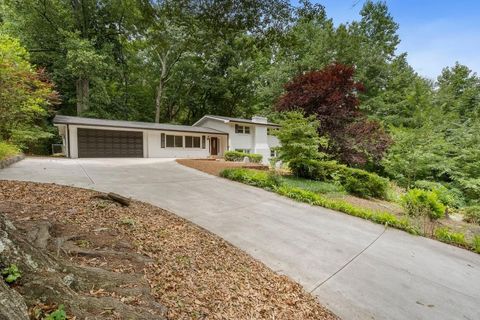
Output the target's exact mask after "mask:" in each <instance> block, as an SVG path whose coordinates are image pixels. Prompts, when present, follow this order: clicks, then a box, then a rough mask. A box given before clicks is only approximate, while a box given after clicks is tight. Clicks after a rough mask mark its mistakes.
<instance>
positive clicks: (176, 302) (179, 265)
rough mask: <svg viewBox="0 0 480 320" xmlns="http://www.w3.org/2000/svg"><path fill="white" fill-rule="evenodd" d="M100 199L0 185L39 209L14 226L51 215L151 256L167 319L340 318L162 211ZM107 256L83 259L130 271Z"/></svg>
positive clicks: (149, 276) (6, 199) (85, 193)
mask: <svg viewBox="0 0 480 320" xmlns="http://www.w3.org/2000/svg"><path fill="white" fill-rule="evenodd" d="M212 162H213V161H212ZM210 170H213V169H210ZM215 170H217V169H215ZM98 194H99V193H98V192H95V191H91V190H85V189H79V188H72V187H66V186H59V185H55V184H41V183H33V182H16V181H0V204H2V203H3V204H4V205H5V204H13V205H14V204H15V203H17V204H18V203H20V204H22V205H23V206H31V207H32V208H33V207H36V208H37V209H39V210H22V211H20V212H15V214H12V213H11V212H10V213H8V212H7V213H6V214H8V215H9V216H10V218H11V219H12V220H13V221H14V222H16V223H17V224H18V223H22V221H23V222H25V221H28V220H29V219H33V220H35V219H40V218H43V219H45V218H48V220H49V221H50V222H52V223H54V224H60V225H64V226H65V227H68V228H69V229H75V230H76V231H77V232H78V233H79V234H82V238H83V239H90V241H91V242H97V243H98V241H100V240H101V239H96V238H95V237H97V238H98V235H97V236H96V233H95V231H94V230H97V231H98V230H106V231H107V232H108V230H110V231H112V232H114V233H115V234H117V235H118V239H119V240H121V243H123V244H120V243H119V244H118V245H121V246H123V247H125V246H127V247H128V246H129V244H130V245H131V246H132V247H133V250H134V251H136V253H138V254H142V255H144V256H147V257H150V258H151V259H152V260H153V262H151V263H149V264H147V265H145V267H144V270H143V274H144V277H145V279H146V280H147V281H148V283H150V287H151V288H152V291H153V294H154V296H155V298H156V299H157V300H158V302H159V303H161V304H162V305H164V306H166V307H167V308H168V312H167V316H168V318H170V319H337V317H336V316H335V315H333V314H332V313H331V312H330V311H328V310H327V309H326V308H324V307H323V306H322V305H321V304H320V303H319V302H318V301H317V299H316V298H315V297H314V296H312V295H311V294H309V293H307V292H305V291H304V290H303V289H302V287H301V286H300V285H299V284H297V283H295V282H294V281H292V280H290V279H289V278H288V277H286V276H282V275H279V274H276V273H275V272H273V271H272V270H270V269H269V268H267V267H266V266H265V265H264V264H262V263H260V262H258V261H256V260H254V259H253V258H252V257H250V256H249V255H248V254H246V253H244V252H243V251H241V250H239V249H237V248H235V247H234V246H232V245H230V244H229V243H228V242H226V241H224V240H222V239H221V238H219V237H217V236H215V235H213V234H211V233H209V232H208V231H206V230H204V229H202V228H200V227H198V226H196V225H194V224H192V223H190V222H188V221H186V220H184V219H182V218H179V217H178V216H175V215H174V214H172V213H169V212H167V211H165V210H163V209H160V208H158V207H155V206H152V205H149V204H146V203H143V202H138V201H132V203H131V204H130V206H128V207H122V206H120V205H119V204H117V203H115V202H112V201H107V200H102V199H98V198H95V197H94V196H95V195H98ZM40 209H41V210H40ZM36 215H37V216H36ZM39 215H41V216H39ZM89 235H91V237H89ZM97 240H98V241H97ZM100 242H101V241H100ZM83 245H87V246H88V245H89V244H88V243H83ZM97 245H98V244H97ZM106 259H107V260H104V261H98V259H96V258H92V259H88V258H85V257H82V259H81V262H82V263H85V264H87V265H92V266H97V267H104V268H107V269H108V268H110V269H111V270H112V271H115V272H131V270H129V266H128V264H127V263H125V265H124V266H123V267H122V266H119V265H118V262H119V261H118V259H114V258H112V259H113V261H112V263H110V261H108V257H107V258H106ZM134 267H135V266H134V265H133V268H134ZM137 271H138V270H137Z"/></svg>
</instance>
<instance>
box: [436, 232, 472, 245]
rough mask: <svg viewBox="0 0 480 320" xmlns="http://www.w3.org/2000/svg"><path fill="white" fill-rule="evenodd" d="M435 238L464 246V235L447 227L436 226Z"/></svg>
mask: <svg viewBox="0 0 480 320" xmlns="http://www.w3.org/2000/svg"><path fill="white" fill-rule="evenodd" d="M435 238H437V239H438V240H440V241H442V242H445V243H453V244H457V245H460V246H465V245H466V244H467V242H466V241H465V235H464V234H463V233H461V232H452V231H450V230H448V228H438V229H436V230H435Z"/></svg>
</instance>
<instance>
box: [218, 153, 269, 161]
mask: <svg viewBox="0 0 480 320" xmlns="http://www.w3.org/2000/svg"><path fill="white" fill-rule="evenodd" d="M223 157H224V158H225V160H227V161H243V159H244V158H245V157H247V158H248V159H249V160H250V162H254V163H260V162H261V161H262V159H263V156H262V155H261V154H256V153H245V152H240V151H226V152H225V153H224V155H223Z"/></svg>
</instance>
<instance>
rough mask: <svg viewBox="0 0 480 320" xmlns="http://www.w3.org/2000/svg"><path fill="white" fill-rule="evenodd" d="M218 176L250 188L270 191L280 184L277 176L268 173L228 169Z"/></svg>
mask: <svg viewBox="0 0 480 320" xmlns="http://www.w3.org/2000/svg"><path fill="white" fill-rule="evenodd" d="M220 176H222V177H224V178H227V179H230V180H234V181H238V182H242V183H245V184H249V185H251V186H255V187H260V188H264V189H271V190H273V189H275V188H277V187H278V186H279V184H280V179H279V178H278V176H277V175H275V174H274V173H271V172H269V171H260V170H252V169H242V168H230V169H225V170H223V171H222V172H220Z"/></svg>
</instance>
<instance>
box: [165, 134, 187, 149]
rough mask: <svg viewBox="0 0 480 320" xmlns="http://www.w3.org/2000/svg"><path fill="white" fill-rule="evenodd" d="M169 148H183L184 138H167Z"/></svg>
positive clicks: (168, 136) (169, 136)
mask: <svg viewBox="0 0 480 320" xmlns="http://www.w3.org/2000/svg"><path fill="white" fill-rule="evenodd" d="M166 138H167V139H166V140H167V148H183V136H171V135H167V136H166Z"/></svg>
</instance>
